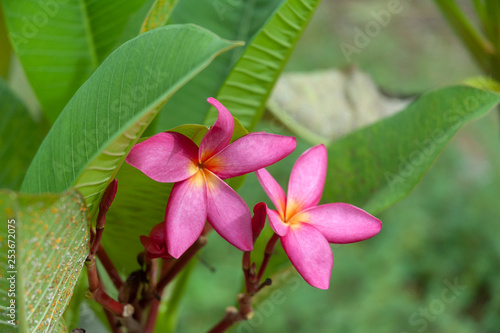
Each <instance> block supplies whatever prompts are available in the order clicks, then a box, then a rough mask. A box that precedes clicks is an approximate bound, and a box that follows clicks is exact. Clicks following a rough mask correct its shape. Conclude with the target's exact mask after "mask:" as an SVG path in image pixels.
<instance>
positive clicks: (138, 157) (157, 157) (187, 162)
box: [126, 132, 198, 183]
mask: <svg viewBox="0 0 500 333" xmlns="http://www.w3.org/2000/svg"><path fill="white" fill-rule="evenodd" d="M126 161H127V163H128V164H130V165H131V166H133V167H134V168H137V169H139V170H141V171H142V172H143V173H144V174H145V175H146V176H148V177H149V178H151V179H153V180H156V181H157V182H161V183H175V182H179V181H182V180H185V179H187V178H189V177H191V176H192V175H194V174H195V173H196V171H198V166H197V162H198V147H197V146H196V144H195V143H194V142H193V141H191V140H190V139H189V138H188V137H186V136H184V135H182V134H179V133H175V132H167V133H159V134H156V135H155V136H152V137H150V138H149V139H147V140H146V141H143V142H141V143H138V144H136V145H135V146H134V147H132V150H130V153H129V154H128V156H127V159H126Z"/></svg>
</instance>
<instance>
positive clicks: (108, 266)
mask: <svg viewBox="0 0 500 333" xmlns="http://www.w3.org/2000/svg"><path fill="white" fill-rule="evenodd" d="M97 257H98V258H99V260H100V261H101V263H102V265H103V266H104V269H105V270H106V272H107V273H108V275H109V277H110V278H111V281H112V282H113V285H114V286H115V288H116V290H120V288H121V287H122V286H123V280H122V278H121V276H120V274H119V273H118V270H117V269H116V267H115V265H114V264H113V262H112V261H111V259H110V258H109V256H108V254H107V253H106V251H105V250H104V248H103V247H102V245H101V244H99V247H98V248H97Z"/></svg>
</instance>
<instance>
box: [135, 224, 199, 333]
mask: <svg viewBox="0 0 500 333" xmlns="http://www.w3.org/2000/svg"><path fill="white" fill-rule="evenodd" d="M205 244H207V237H206V236H205V235H204V234H203V233H202V235H201V236H200V237H199V238H198V239H197V240H196V242H194V244H193V245H191V247H190V248H189V249H187V251H186V252H184V254H183V255H182V256H181V257H180V258H179V259H177V260H173V259H172V260H170V259H168V260H165V261H164V262H163V266H162V274H161V275H162V276H161V277H160V280H159V281H158V283H157V285H156V294H157V295H159V296H160V297H162V295H163V290H164V289H165V287H166V286H167V285H168V284H169V283H170V282H172V280H173V279H174V278H175V277H176V276H177V274H179V273H180V272H181V271H182V269H183V268H184V267H185V266H186V265H187V264H188V263H189V261H190V260H191V259H192V258H193V257H194V256H195V254H196V253H197V252H198V251H199V250H200V249H201V248H202V247H203V246H205ZM151 300H152V302H151V303H150V304H151V308H150V310H149V313H148V318H147V320H146V323H145V326H144V333H152V332H153V330H154V327H155V324H156V317H157V316H158V310H159V306H160V302H161V300H159V299H157V298H154V297H153V298H152V299H151Z"/></svg>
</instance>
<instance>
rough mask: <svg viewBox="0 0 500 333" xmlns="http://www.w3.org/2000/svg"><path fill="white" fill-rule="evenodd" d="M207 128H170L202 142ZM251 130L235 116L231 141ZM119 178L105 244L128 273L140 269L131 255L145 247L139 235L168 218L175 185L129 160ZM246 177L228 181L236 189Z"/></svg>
mask: <svg viewBox="0 0 500 333" xmlns="http://www.w3.org/2000/svg"><path fill="white" fill-rule="evenodd" d="M207 130H208V127H206V126H204V125H182V126H179V127H176V128H173V129H171V130H170V131H173V132H178V133H181V134H184V135H186V136H187V137H189V138H190V139H191V140H193V141H194V142H195V143H196V144H198V145H199V144H200V142H201V139H202V138H203V136H204V135H205V133H206V131H207ZM247 133H248V132H247V131H246V130H245V129H244V128H243V127H242V126H241V124H239V122H238V120H237V119H235V130H234V133H233V137H232V139H231V140H233V141H234V140H237V139H238V138H240V137H242V136H243V135H246V134H247ZM146 139H147V138H143V139H141V141H143V140H146ZM116 179H118V191H117V193H116V196H115V200H114V201H113V204H112V205H111V208H110V209H109V211H108V213H107V215H106V221H107V222H106V231H105V237H103V239H102V244H103V246H104V248H105V249H106V251H107V253H108V255H109V256H110V258H111V259H112V260H113V262H114V263H115V264H116V266H117V267H118V269H119V271H120V272H121V273H123V274H125V275H128V274H129V273H130V272H131V271H133V270H134V269H137V264H136V262H135V261H134V260H130V258H135V257H136V256H137V254H138V253H139V252H141V251H143V250H144V248H143V247H142V244H141V243H140V241H139V236H140V235H148V234H149V232H150V231H151V229H152V228H153V227H154V226H155V225H156V224H158V223H160V222H163V220H164V218H165V207H166V206H167V201H168V198H169V196H170V191H171V190H172V184H167V183H159V182H156V181H154V180H152V179H151V178H149V177H148V176H146V175H145V174H143V173H142V172H141V171H139V170H138V169H136V168H134V167H132V166H130V165H129V164H127V163H124V164H123V165H122V166H121V168H120V170H119V171H118V173H117V175H116ZM243 179H244V178H243V176H240V177H236V178H233V179H229V180H228V184H229V185H231V186H233V188H235V189H236V188H237V187H239V186H240V185H241V183H242V181H243Z"/></svg>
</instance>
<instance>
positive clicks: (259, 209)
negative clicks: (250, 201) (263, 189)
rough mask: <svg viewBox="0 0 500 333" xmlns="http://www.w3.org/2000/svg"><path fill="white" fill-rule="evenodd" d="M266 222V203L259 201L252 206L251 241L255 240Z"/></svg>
mask: <svg viewBox="0 0 500 333" xmlns="http://www.w3.org/2000/svg"><path fill="white" fill-rule="evenodd" d="M265 224H266V204H265V203H263V202H259V203H258V204H256V205H255V206H254V207H253V217H252V232H253V242H254V243H255V241H256V240H257V238H258V237H259V235H260V233H261V232H262V229H264V225H265Z"/></svg>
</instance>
